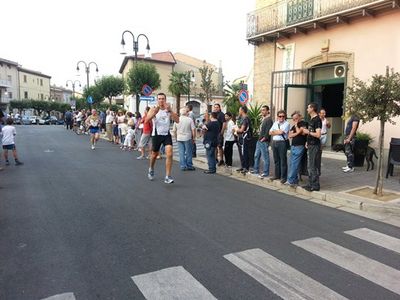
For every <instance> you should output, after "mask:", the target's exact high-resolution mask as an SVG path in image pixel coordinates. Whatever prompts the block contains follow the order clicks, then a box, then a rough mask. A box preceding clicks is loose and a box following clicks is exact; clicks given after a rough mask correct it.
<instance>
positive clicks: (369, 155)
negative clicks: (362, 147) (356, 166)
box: [332, 144, 378, 171]
mask: <svg viewBox="0 0 400 300" xmlns="http://www.w3.org/2000/svg"><path fill="white" fill-rule="evenodd" d="M332 150H333V151H336V152H339V151H343V152H344V145H343V144H336V145H333V146H332ZM363 152H364V151H363ZM360 154H364V155H365V161H366V162H367V171H369V167H370V166H371V170H373V169H374V166H375V164H374V161H373V158H374V156H375V158H376V159H378V156H377V155H376V152H375V149H374V148H372V147H370V146H368V147H367V150H366V151H365V153H360Z"/></svg>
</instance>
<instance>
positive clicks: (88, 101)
mask: <svg viewBox="0 0 400 300" xmlns="http://www.w3.org/2000/svg"><path fill="white" fill-rule="evenodd" d="M86 101H87V103H89V104H93V97H92V96H88V97H87V99H86Z"/></svg>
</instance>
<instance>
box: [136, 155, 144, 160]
mask: <svg viewBox="0 0 400 300" xmlns="http://www.w3.org/2000/svg"><path fill="white" fill-rule="evenodd" d="M136 159H139V160H140V159H145V158H144V156H143V155H140V156H138V157H136Z"/></svg>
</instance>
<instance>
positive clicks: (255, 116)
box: [247, 104, 262, 166]
mask: <svg viewBox="0 0 400 300" xmlns="http://www.w3.org/2000/svg"><path fill="white" fill-rule="evenodd" d="M261 106H262V105H261V104H260V105H257V104H255V105H250V106H249V107H248V111H247V116H248V117H249V119H250V122H251V130H252V132H251V134H252V140H251V142H250V145H249V162H250V166H253V165H254V153H255V152H256V144H257V141H258V139H259V129H260V126H261V121H262V117H261Z"/></svg>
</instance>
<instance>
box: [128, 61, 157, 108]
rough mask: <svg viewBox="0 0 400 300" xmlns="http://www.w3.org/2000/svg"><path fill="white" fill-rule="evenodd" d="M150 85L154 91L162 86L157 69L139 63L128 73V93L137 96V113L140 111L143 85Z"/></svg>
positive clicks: (147, 64)
mask: <svg viewBox="0 0 400 300" xmlns="http://www.w3.org/2000/svg"><path fill="white" fill-rule="evenodd" d="M145 84H148V85H149V86H151V88H152V89H153V90H156V89H158V88H159V87H160V85H161V79H160V74H158V72H157V70H156V67H155V66H154V65H152V64H149V63H145V62H137V63H135V64H134V66H133V68H131V69H130V70H129V72H128V76H127V79H126V85H127V93H128V94H132V95H136V111H139V101H140V98H139V95H140V94H141V92H142V87H143V85H145Z"/></svg>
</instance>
